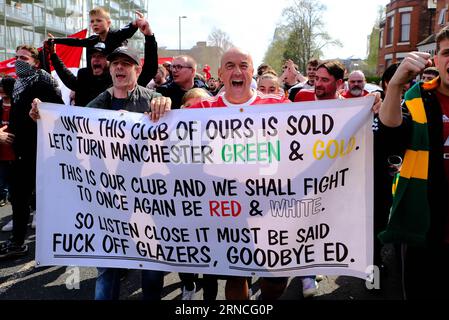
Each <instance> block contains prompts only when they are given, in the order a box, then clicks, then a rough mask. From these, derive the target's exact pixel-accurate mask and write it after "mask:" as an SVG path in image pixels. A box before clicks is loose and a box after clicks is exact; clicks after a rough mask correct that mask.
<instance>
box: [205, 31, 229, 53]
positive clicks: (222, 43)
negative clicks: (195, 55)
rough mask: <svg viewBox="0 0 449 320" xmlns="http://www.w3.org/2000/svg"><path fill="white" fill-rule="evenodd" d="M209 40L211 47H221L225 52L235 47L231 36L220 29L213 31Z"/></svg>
mask: <svg viewBox="0 0 449 320" xmlns="http://www.w3.org/2000/svg"><path fill="white" fill-rule="evenodd" d="M208 40H209V45H210V46H215V47H219V48H221V49H222V50H223V52H225V51H227V50H228V49H230V48H232V47H233V46H234V45H233V44H232V42H231V40H230V38H229V35H228V34H227V33H226V32H224V31H223V30H221V29H218V28H213V29H212V32H211V33H210V34H209V37H208Z"/></svg>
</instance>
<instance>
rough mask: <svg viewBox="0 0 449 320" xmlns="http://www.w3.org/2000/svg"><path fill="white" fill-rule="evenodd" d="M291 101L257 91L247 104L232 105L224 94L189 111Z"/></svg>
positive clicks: (204, 101) (193, 106)
mask: <svg viewBox="0 0 449 320" xmlns="http://www.w3.org/2000/svg"><path fill="white" fill-rule="evenodd" d="M290 102H291V101H290V100H288V99H287V98H285V97H284V96H283V95H274V94H263V93H261V92H259V91H256V92H255V93H254V94H253V96H252V97H251V99H249V100H248V101H247V102H246V103H242V104H238V105H236V104H232V103H230V102H229V101H227V100H226V98H225V96H224V94H222V95H218V96H215V97H210V98H207V99H204V100H201V101H200V102H198V103H196V104H193V105H191V106H190V107H188V108H187V109H198V108H220V107H232V106H239V105H256V104H272V103H273V104H274V103H290Z"/></svg>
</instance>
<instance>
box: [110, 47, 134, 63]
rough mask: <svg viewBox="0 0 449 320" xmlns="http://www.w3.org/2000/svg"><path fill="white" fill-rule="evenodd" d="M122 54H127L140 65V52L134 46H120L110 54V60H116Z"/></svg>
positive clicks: (126, 55)
mask: <svg viewBox="0 0 449 320" xmlns="http://www.w3.org/2000/svg"><path fill="white" fill-rule="evenodd" d="M120 56H125V57H128V58H131V60H133V61H134V62H135V63H136V64H137V65H138V66H140V59H139V54H138V53H137V51H135V50H134V49H132V48H129V47H118V48H117V49H115V50H114V51H112V53H111V54H109V55H108V61H111V62H112V61H114V60H115V59H116V58H118V57H120Z"/></svg>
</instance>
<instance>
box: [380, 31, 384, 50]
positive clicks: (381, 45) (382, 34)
mask: <svg viewBox="0 0 449 320" xmlns="http://www.w3.org/2000/svg"><path fill="white" fill-rule="evenodd" d="M383 46H384V29H380V32H379V48H382V47H383Z"/></svg>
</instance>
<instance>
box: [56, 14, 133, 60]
mask: <svg viewBox="0 0 449 320" xmlns="http://www.w3.org/2000/svg"><path fill="white" fill-rule="evenodd" d="M136 31H137V27H136V26H133V24H132V22H130V23H128V24H127V25H126V26H124V27H123V28H121V29H119V30H111V29H110V30H109V32H108V34H107V36H106V40H105V41H104V42H103V43H104V45H105V47H106V48H105V50H106V54H109V53H111V52H112V51H114V49H116V48H118V47H120V46H122V45H126V44H127V43H128V40H127V39H129V38H131V37H132V36H133V35H134V33H136ZM53 40H54V43H60V44H65V45H67V46H72V47H86V48H87V50H86V59H87V65H88V66H90V56H91V52H90V48H93V47H94V46H95V45H96V44H97V43H98V42H102V41H101V40H100V36H99V35H97V34H94V35H92V36H90V37H88V38H86V39H78V38H54V39H53Z"/></svg>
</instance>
